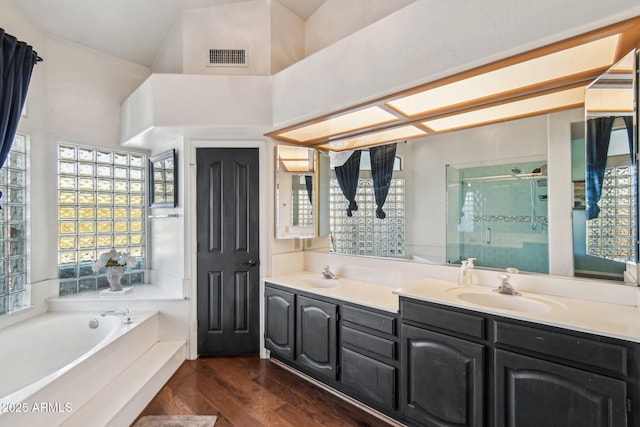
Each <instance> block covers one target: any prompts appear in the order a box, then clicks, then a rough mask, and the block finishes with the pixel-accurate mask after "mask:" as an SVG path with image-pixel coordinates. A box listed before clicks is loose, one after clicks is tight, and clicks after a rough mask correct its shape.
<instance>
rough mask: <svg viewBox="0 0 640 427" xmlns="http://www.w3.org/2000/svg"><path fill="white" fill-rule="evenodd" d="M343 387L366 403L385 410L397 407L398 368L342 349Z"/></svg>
mask: <svg viewBox="0 0 640 427" xmlns="http://www.w3.org/2000/svg"><path fill="white" fill-rule="evenodd" d="M342 385H343V386H344V387H346V388H348V389H350V390H352V391H353V395H354V396H355V397H356V398H362V400H363V401H365V403H372V404H373V405H375V406H379V407H382V408H385V409H395V408H396V407H397V404H396V389H397V374H396V368H394V367H393V366H390V365H387V364H386V363H382V362H379V361H377V360H374V359H371V358H370V357H367V356H363V355H362V354H360V353H357V352H355V351H351V350H349V349H347V348H343V349H342Z"/></svg>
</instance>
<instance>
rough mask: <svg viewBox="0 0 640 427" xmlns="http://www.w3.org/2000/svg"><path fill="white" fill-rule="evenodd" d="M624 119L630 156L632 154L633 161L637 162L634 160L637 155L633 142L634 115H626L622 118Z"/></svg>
mask: <svg viewBox="0 0 640 427" xmlns="http://www.w3.org/2000/svg"><path fill="white" fill-rule="evenodd" d="M622 120H624V126H625V127H626V128H627V138H628V140H629V156H631V163H632V164H633V163H635V162H634V161H633V159H634V157H635V154H634V153H635V150H634V145H635V144H634V143H633V117H631V116H625V117H623V118H622Z"/></svg>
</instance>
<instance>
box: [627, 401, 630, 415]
mask: <svg viewBox="0 0 640 427" xmlns="http://www.w3.org/2000/svg"><path fill="white" fill-rule="evenodd" d="M627 412H631V399H627Z"/></svg>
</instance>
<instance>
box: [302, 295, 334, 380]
mask: <svg viewBox="0 0 640 427" xmlns="http://www.w3.org/2000/svg"><path fill="white" fill-rule="evenodd" d="M296 311H297V316H296V317H297V321H296V326H297V327H296V358H297V360H298V363H300V365H302V366H303V367H304V368H305V369H306V370H307V371H308V372H309V373H312V374H314V373H315V374H317V375H320V376H322V377H324V378H327V379H330V380H335V379H336V359H337V345H338V343H337V337H336V331H337V326H338V325H337V312H338V306H337V305H335V304H331V303H328V302H324V301H318V300H315V299H312V298H307V297H304V296H298V302H297V310H296Z"/></svg>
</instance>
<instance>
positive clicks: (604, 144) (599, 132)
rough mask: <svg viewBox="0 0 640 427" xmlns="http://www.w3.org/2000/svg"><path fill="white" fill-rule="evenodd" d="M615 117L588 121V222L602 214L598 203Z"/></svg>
mask: <svg viewBox="0 0 640 427" xmlns="http://www.w3.org/2000/svg"><path fill="white" fill-rule="evenodd" d="M614 120H615V117H598V118H595V119H589V120H587V140H586V150H587V177H586V197H587V220H590V219H594V218H597V217H598V215H599V214H600V207H599V206H598V202H599V201H600V196H601V194H602V183H603V181H604V170H605V168H606V167H607V153H608V151H609V141H610V139H611V129H612V127H613V121H614Z"/></svg>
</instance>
